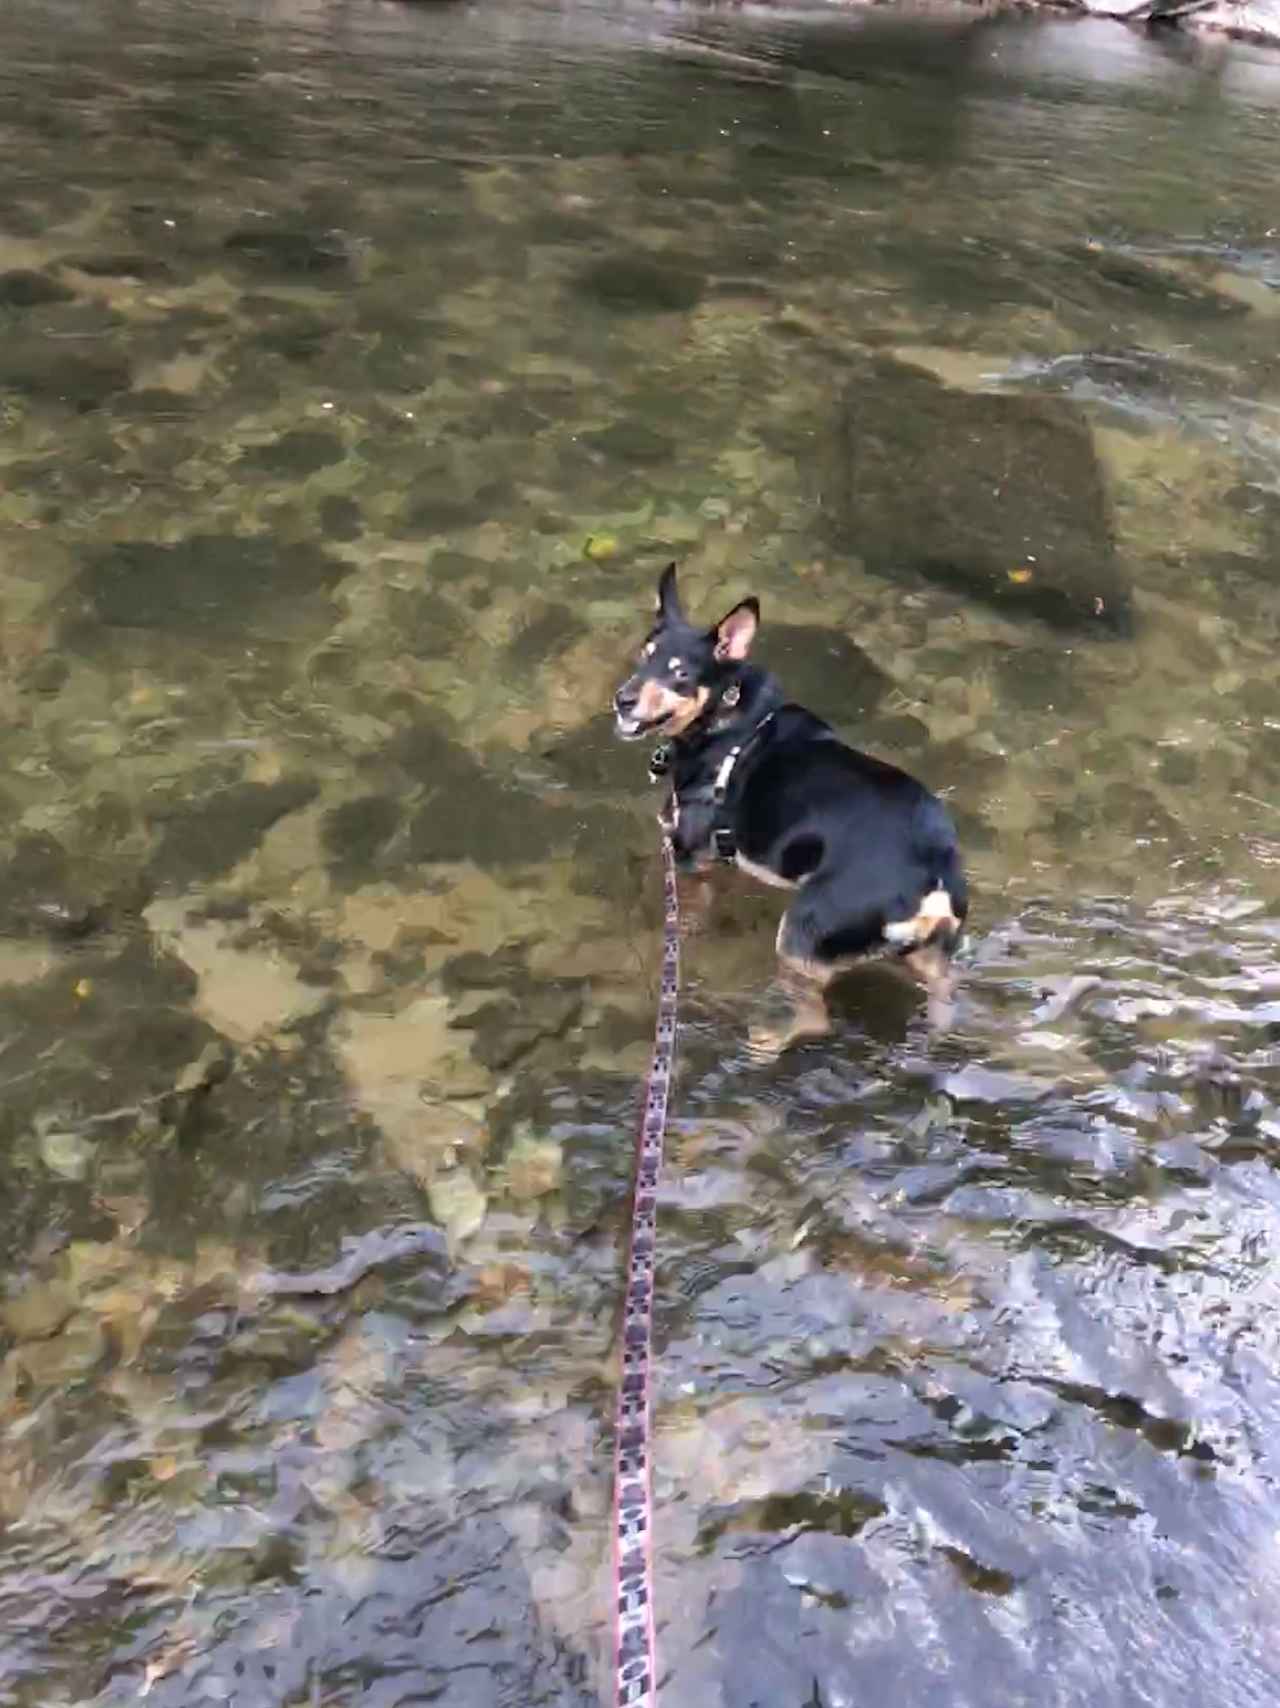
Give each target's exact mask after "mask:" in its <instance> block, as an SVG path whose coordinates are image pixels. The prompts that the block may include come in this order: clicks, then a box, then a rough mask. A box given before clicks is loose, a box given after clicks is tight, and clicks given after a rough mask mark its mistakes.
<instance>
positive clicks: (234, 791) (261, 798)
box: [151, 777, 317, 888]
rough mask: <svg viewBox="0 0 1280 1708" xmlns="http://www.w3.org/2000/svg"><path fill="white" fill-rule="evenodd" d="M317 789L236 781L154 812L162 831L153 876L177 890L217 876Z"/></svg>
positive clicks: (305, 781) (300, 780) (302, 782)
mask: <svg viewBox="0 0 1280 1708" xmlns="http://www.w3.org/2000/svg"><path fill="white" fill-rule="evenodd" d="M316 789H317V785H316V783H315V782H314V780H313V779H312V778H310V777H294V778H287V779H283V780H282V781H280V782H278V783H235V784H232V785H231V786H230V787H227V788H220V789H214V790H212V791H211V792H209V793H208V794H203V795H201V796H200V798H198V799H196V800H190V801H185V800H184V801H177V802H173V803H171V804H167V805H165V806H164V807H161V808H159V809H157V810H156V811H155V812H154V813H153V814H152V815H151V822H152V823H153V824H157V825H158V826H159V827H160V828H161V840H160V846H159V848H158V849H157V850H156V855H155V859H154V861H153V862H152V875H153V877H154V878H155V879H156V880H157V881H159V882H162V883H166V884H172V885H174V886H176V887H177V888H185V887H187V886H188V885H190V884H196V883H201V882H204V881H207V880H208V879H209V878H212V877H216V876H217V874H218V873H219V872H225V871H227V870H228V869H229V868H230V867H232V866H234V865H235V864H236V863H237V862H238V861H240V860H242V859H244V857H245V855H247V854H250V853H252V851H253V849H254V848H256V847H257V845H258V843H259V842H260V841H261V840H262V838H263V837H264V836H265V835H266V833H267V831H268V830H270V828H271V826H272V825H273V824H275V823H276V822H277V821H278V820H280V819H282V818H284V817H285V815H286V814H287V813H291V812H297V811H298V809H299V808H300V807H304V806H306V805H307V803H308V802H309V801H310V800H312V799H313V798H314V796H315V794H316Z"/></svg>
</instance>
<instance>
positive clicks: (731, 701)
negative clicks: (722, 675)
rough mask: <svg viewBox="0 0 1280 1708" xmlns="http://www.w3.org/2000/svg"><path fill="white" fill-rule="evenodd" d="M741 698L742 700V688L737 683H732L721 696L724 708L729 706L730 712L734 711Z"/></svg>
mask: <svg viewBox="0 0 1280 1708" xmlns="http://www.w3.org/2000/svg"><path fill="white" fill-rule="evenodd" d="M741 698H742V688H741V686H740V685H739V684H738V683H737V682H730V684H729V686H728V687H727V688H726V689H725V691H724V693H723V694H721V696H720V704H721V705H722V706H728V708H729V710H730V711H732V710H733V708H734V707H735V706H736V705H737V703H738V701H739V700H740V699H741Z"/></svg>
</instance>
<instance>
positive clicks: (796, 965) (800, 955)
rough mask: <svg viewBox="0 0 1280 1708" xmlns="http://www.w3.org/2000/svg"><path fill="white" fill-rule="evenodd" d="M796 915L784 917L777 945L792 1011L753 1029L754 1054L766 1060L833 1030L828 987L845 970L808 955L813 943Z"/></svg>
mask: <svg viewBox="0 0 1280 1708" xmlns="http://www.w3.org/2000/svg"><path fill="white" fill-rule="evenodd" d="M794 913H795V909H794V908H793V909H791V910H790V911H789V912H787V913H785V914H784V915H783V917H782V922H781V924H780V925H779V926H778V942H777V950H778V969H779V975H780V977H779V983H780V985H781V987H782V992H783V996H784V999H785V1001H786V1003H787V1009H788V1011H787V1013H786V1015H785V1017H784V1018H783V1020H782V1021H781V1022H780V1023H779V1024H776V1025H759V1026H753V1027H752V1028H751V1030H750V1033H749V1034H748V1040H747V1047H748V1049H749V1051H750V1053H751V1054H752V1055H753V1056H755V1057H757V1058H758V1059H759V1060H762V1061H774V1060H776V1059H777V1058H778V1057H779V1056H780V1055H781V1054H782V1053H783V1051H784V1050H789V1049H790V1048H791V1046H792V1044H798V1043H800V1042H801V1041H802V1040H803V1039H805V1038H825V1037H826V1035H827V1033H828V1032H830V1030H831V1015H830V1014H829V1013H828V1011H827V996H826V991H827V986H828V985H829V984H830V983H831V981H832V979H834V978H835V977H836V976H837V975H838V974H839V973H841V972H843V971H844V968H843V966H842V965H841V964H840V963H838V962H835V963H833V962H827V961H820V960H818V959H816V958H815V957H814V956H813V955H812V954H811V953H808V952H807V951H808V950H810V949H811V948H812V944H811V942H810V941H809V939H808V934H807V933H806V931H805V929H804V925H803V923H802V922H799V921H797V920H796V919H795V918H794V917H793V915H794Z"/></svg>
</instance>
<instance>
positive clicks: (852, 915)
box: [613, 564, 969, 1053]
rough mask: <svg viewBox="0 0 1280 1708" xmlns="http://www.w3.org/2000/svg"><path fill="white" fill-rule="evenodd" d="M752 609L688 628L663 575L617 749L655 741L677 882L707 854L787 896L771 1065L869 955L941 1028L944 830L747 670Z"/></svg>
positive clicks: (903, 791) (900, 781) (767, 1046)
mask: <svg viewBox="0 0 1280 1708" xmlns="http://www.w3.org/2000/svg"><path fill="white" fill-rule="evenodd" d="M759 624H760V605H759V602H758V600H756V599H744V600H742V601H741V602H740V603H739V604H737V605H735V606H734V607H733V608H732V610H730V611H728V612H727V613H726V614H725V615H724V616H723V617H722V618H721V619H720V621H719V622H718V623H715V624H713V625H712V626H711V627H710V628H707V629H704V628H702V627H700V626H699V625H698V624H696V623H692V622H690V621H689V620H688V618H687V617H686V616H685V614H684V611H683V609H682V608H681V604H680V597H679V590H678V587H677V584H676V568H675V565H674V564H672V565H670V566H669V567H668V568H667V569H666V571H665V572H664V573H663V575H662V578H661V580H660V582H659V584H658V596H657V607H656V611H655V614H654V621H653V624H652V626H651V627H650V629H649V632H648V634H647V635H646V636H645V639H644V641H643V643H642V645H641V647H640V652H639V656H638V658H637V660H636V668H635V669H634V671H633V672H632V673H631V675H630V676H628V678H627V679H626V681H625V682H623V684H622V686H621V687H620V688H619V689H618V691H617V693H616V694H615V695H614V700H613V711H614V720H615V726H616V729H617V733H618V734H619V736H621V738H622V739H623V740H624V741H640V740H644V739H646V738H648V737H655V738H659V739H660V740H661V741H662V742H663V743H664V749H663V750H661V751H662V752H663V754H664V763H665V765H666V768H667V769H666V775H668V776H669V778H670V793H669V795H668V798H667V805H666V809H665V814H664V823H665V824H666V826H667V828H668V830H669V831H670V833H671V836H672V841H673V843H674V846H675V851H676V856H677V859H678V860H679V862H680V865H681V867H682V869H683V870H685V871H697V870H703V869H705V868H707V867H708V866H709V865H711V864H712V863H713V862H714V861H715V859H716V857H717V853H719V855H720V856H721V857H731V858H732V859H733V862H734V863H735V864H736V865H737V866H739V867H740V868H741V869H742V870H744V871H746V872H747V873H749V874H750V875H751V876H752V877H755V878H757V879H759V880H761V881H763V882H765V883H768V884H773V885H777V886H780V887H782V888H785V889H789V890H794V891H795V892H796V895H795V899H794V901H793V902H792V903H791V905H790V907H789V908H788V909H787V911H786V913H785V914H784V915H783V918H782V923H781V925H780V926H779V929H778V940H777V948H778V958H779V962H780V965H781V969H782V973H783V978H784V982H785V983H786V984H787V985H788V987H789V988H790V990H791V991H792V994H793V1012H792V1017H791V1020H790V1023H789V1024H788V1026H787V1027H786V1028H785V1029H784V1031H783V1033H782V1034H781V1035H770V1036H768V1037H765V1036H763V1035H761V1036H759V1037H757V1039H756V1043H757V1045H758V1047H759V1048H760V1049H762V1050H764V1051H767V1052H768V1053H775V1052H776V1051H777V1050H778V1049H781V1048H784V1047H785V1046H786V1045H787V1044H789V1043H791V1042H793V1041H795V1039H796V1038H798V1037H801V1036H813V1035H815V1034H820V1033H822V1032H825V1031H826V1030H828V1028H829V1020H828V1017H827V1012H826V1003H825V999H824V996H823V992H824V991H825V989H826V987H827V986H828V985H829V984H830V983H831V981H832V980H833V979H834V978H836V977H837V976H839V974H841V973H842V972H844V971H846V970H847V969H848V968H849V967H851V966H852V965H854V964H855V963H856V962H857V961H858V960H860V959H862V958H863V957H865V956H867V955H870V954H873V953H883V954H888V955H891V956H893V957H895V958H896V959H898V960H899V961H900V962H901V963H902V965H903V966H904V967H905V968H907V970H909V971H910V972H911V973H912V974H913V975H914V977H915V978H917V979H918V980H919V981H920V983H922V984H923V985H924V987H925V989H926V991H927V993H928V996H929V1008H930V1018H931V1020H932V1021H933V1023H934V1024H945V1023H946V1021H947V1020H948V1018H949V1015H950V997H951V987H952V975H951V961H952V956H953V955H954V953H955V949H956V947H957V945H958V943H959V941H960V937H961V932H962V927H963V924H964V920H965V915H966V913H967V912H968V905H969V898H968V888H967V885H966V881H965V876H964V870H963V866H962V864H961V859H960V851H959V847H958V843H957V838H956V831H955V826H954V825H953V823H952V821H951V817H950V814H949V813H948V812H947V810H946V808H945V807H944V806H943V804H942V802H941V801H940V800H938V798H937V796H936V795H934V794H932V793H931V792H930V791H929V790H928V789H926V788H925V786H924V785H923V784H922V783H920V782H917V781H916V779H915V778H914V777H911V776H908V775H907V773H906V772H905V771H901V770H899V769H898V768H897V766H895V765H890V764H887V763H886V762H885V761H884V760H880V759H874V758H872V757H870V755H868V754H865V753H860V752H858V751H857V750H856V749H855V748H852V747H849V746H847V745H846V744H845V743H844V742H842V741H841V740H840V739H839V738H838V737H837V736H836V734H835V732H834V731H833V730H832V729H831V728H830V726H829V725H827V724H825V723H823V722H822V720H821V719H820V718H818V717H816V716H815V715H814V714H813V713H812V712H809V711H807V710H806V709H805V708H804V707H802V706H797V705H794V704H791V703H790V702H788V701H787V700H786V699H785V697H784V695H783V692H782V689H781V687H780V685H779V684H778V682H777V681H776V679H775V678H774V677H773V676H771V675H770V674H769V673H768V671H766V670H762V669H760V668H759V667H757V666H756V665H755V664H753V663H752V662H751V661H750V653H751V650H752V646H753V644H754V642H755V638H756V634H757V631H758V629H759Z"/></svg>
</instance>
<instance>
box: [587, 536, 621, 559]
mask: <svg viewBox="0 0 1280 1708" xmlns="http://www.w3.org/2000/svg"><path fill="white" fill-rule="evenodd" d="M582 550H583V552H584V554H585V555H586V556H587V557H589V558H590V559H591V561H592V563H605V562H607V561H608V559H609V558H611V557H617V555H618V541H617V538H616V536H615V535H613V534H588V535H587V543H586V545H585V546H583V548H582Z"/></svg>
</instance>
